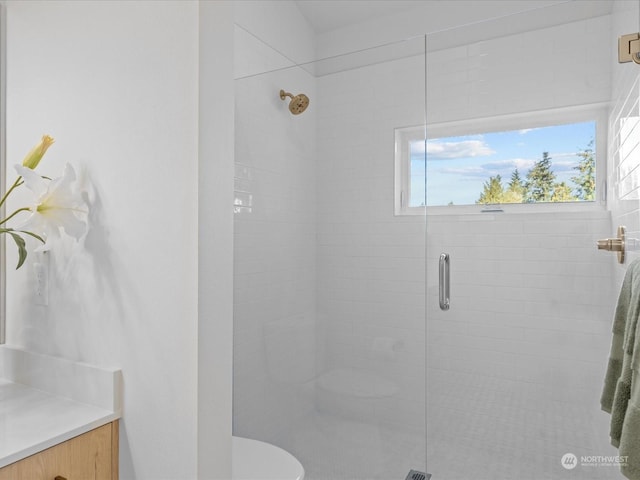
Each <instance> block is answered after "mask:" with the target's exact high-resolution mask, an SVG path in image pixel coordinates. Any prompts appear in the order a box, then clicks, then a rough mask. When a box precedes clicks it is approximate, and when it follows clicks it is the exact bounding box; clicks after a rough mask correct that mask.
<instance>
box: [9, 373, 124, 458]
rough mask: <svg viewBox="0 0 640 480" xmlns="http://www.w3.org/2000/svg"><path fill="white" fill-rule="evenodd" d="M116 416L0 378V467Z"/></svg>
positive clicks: (91, 406) (109, 412)
mask: <svg viewBox="0 0 640 480" xmlns="http://www.w3.org/2000/svg"><path fill="white" fill-rule="evenodd" d="M118 417H119V415H118V414H117V413H116V412H113V411H109V410H105V409H102V408H99V407H96V406H93V405H87V404H84V403H80V402H76V401H74V400H71V399H68V398H64V397H59V396H57V395H52V394H50V393H47V392H43V391H41V390H37V389H35V388H32V387H29V386H26V385H21V384H18V383H13V382H9V381H7V380H4V379H0V468H1V467H4V466H6V465H9V464H11V463H13V462H17V461H18V460H22V459H23V458H26V457H28V456H30V455H33V454H34V453H38V452H41V451H42V450H45V449H47V448H49V447H52V446H54V445H57V444H58V443H60V442H64V441H66V440H69V439H71V438H73V437H76V436H78V435H81V434H83V433H86V432H88V431H90V430H93V429H94V428H97V427H100V426H102V425H105V424H107V423H109V422H112V421H114V420H117V419H118Z"/></svg>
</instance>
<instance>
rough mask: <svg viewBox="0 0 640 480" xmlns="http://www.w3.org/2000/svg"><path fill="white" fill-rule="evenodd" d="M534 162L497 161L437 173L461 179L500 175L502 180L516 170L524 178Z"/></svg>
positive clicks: (446, 169) (517, 160)
mask: <svg viewBox="0 0 640 480" xmlns="http://www.w3.org/2000/svg"><path fill="white" fill-rule="evenodd" d="M534 163H535V160H532V159H529V158H511V159H508V160H497V161H495V162H489V163H484V164H482V165H469V166H464V167H454V168H441V169H438V170H437V171H438V172H440V173H444V174H449V175H461V176H463V177H475V178H477V177H480V178H489V177H492V176H495V175H500V176H501V177H502V178H503V179H508V178H510V177H511V174H512V173H513V171H514V170H515V169H516V168H517V169H518V171H519V172H520V176H521V177H523V178H524V177H525V175H526V174H527V172H528V171H529V169H530V168H531V167H533V164H534Z"/></svg>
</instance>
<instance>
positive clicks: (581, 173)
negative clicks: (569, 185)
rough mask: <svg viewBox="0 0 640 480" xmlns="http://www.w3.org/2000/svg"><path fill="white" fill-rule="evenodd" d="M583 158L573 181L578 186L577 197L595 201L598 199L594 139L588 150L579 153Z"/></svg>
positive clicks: (575, 168)
mask: <svg viewBox="0 0 640 480" xmlns="http://www.w3.org/2000/svg"><path fill="white" fill-rule="evenodd" d="M578 156H579V157H580V158H581V160H580V162H579V163H578V165H577V166H576V167H573V168H574V170H577V171H578V174H577V175H576V176H575V177H571V181H572V182H573V183H575V184H576V197H577V199H578V200H587V201H589V200H595V198H596V195H595V193H596V156H595V154H594V152H593V139H591V141H590V142H589V144H588V145H587V148H585V149H584V150H582V151H581V152H579V153H578Z"/></svg>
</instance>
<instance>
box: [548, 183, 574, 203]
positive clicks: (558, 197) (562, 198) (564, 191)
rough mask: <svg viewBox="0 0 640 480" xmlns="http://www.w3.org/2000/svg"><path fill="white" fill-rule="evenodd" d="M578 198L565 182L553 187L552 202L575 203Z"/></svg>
mask: <svg viewBox="0 0 640 480" xmlns="http://www.w3.org/2000/svg"><path fill="white" fill-rule="evenodd" d="M575 200H576V197H575V196H574V195H573V192H572V191H571V187H570V186H569V185H567V184H566V183H565V182H560V183H556V184H555V185H554V186H553V195H551V201H552V202H573V201H575Z"/></svg>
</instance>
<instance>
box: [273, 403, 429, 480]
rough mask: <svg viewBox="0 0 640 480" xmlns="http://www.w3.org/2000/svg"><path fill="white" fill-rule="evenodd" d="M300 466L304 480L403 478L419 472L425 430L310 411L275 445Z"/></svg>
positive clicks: (386, 479) (422, 462)
mask: <svg viewBox="0 0 640 480" xmlns="http://www.w3.org/2000/svg"><path fill="white" fill-rule="evenodd" d="M278 444H279V445H280V446H282V447H283V448H285V449H286V450H288V451H289V452H291V453H292V454H293V455H295V457H296V458H297V459H298V460H299V461H300V463H302V465H303V466H304V469H305V472H306V475H305V480H365V479H367V480H368V479H372V480H395V479H399V480H404V478H405V476H406V474H407V473H408V472H409V470H411V469H412V468H413V469H419V470H424V451H425V450H424V449H425V439H424V431H423V430H422V429H421V430H417V429H416V430H414V431H409V430H408V429H401V428H398V427H394V426H385V425H371V424H367V423H362V422H354V421H350V420H346V419H344V418H342V417H337V416H333V415H330V414H326V413H320V412H314V413H312V414H310V415H309V416H307V417H305V418H303V419H302V420H300V421H299V422H298V424H297V425H296V427H295V428H294V429H292V430H291V431H289V432H285V434H284V435H283V436H282V438H281V440H280V441H279V442H278Z"/></svg>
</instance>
